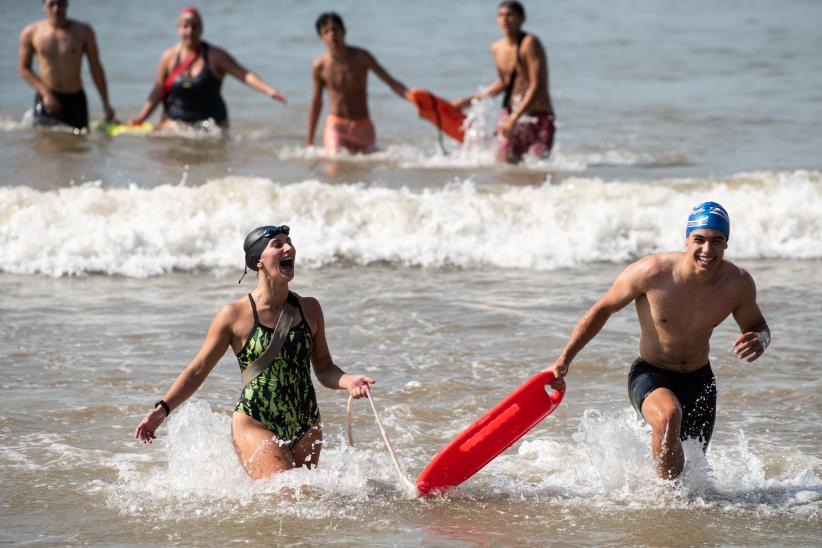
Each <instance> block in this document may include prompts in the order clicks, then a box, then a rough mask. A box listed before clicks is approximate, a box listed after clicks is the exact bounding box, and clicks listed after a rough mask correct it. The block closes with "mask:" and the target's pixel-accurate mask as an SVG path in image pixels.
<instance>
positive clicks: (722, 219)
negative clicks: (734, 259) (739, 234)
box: [685, 202, 731, 240]
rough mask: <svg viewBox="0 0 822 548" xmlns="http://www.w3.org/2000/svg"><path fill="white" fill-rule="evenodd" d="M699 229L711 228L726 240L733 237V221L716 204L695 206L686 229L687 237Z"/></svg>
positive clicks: (708, 203)
mask: <svg viewBox="0 0 822 548" xmlns="http://www.w3.org/2000/svg"><path fill="white" fill-rule="evenodd" d="M699 228H709V229H711V230H716V231H719V232H721V233H722V234H724V235H725V239H726V240H727V239H728V238H730V237H731V219H730V218H729V217H728V212H727V211H725V208H724V207H722V206H721V205H719V204H718V203H716V202H702V203H701V204H699V205H696V206H694V208H693V209H692V210H691V214H690V215H689V216H688V227H687V228H686V229H685V237H686V238H687V237H688V235H689V234H690V233H691V232H693V231H694V230H697V229H699Z"/></svg>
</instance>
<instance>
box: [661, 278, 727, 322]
mask: <svg viewBox="0 0 822 548" xmlns="http://www.w3.org/2000/svg"><path fill="white" fill-rule="evenodd" d="M646 299H647V309H648V312H649V313H650V315H651V318H652V319H653V322H654V324H656V325H657V326H659V327H661V328H663V329H668V330H709V329H713V328H714V327H716V326H717V325H719V324H720V323H721V322H722V320H724V319H725V318H727V317H728V315H729V314H730V313H731V312H733V310H734V308H735V300H736V297H735V296H734V295H733V292H731V291H729V290H728V289H727V288H722V287H717V288H712V289H704V288H700V289H698V290H695V289H693V288H664V289H652V290H650V291H648V292H647V293H646Z"/></svg>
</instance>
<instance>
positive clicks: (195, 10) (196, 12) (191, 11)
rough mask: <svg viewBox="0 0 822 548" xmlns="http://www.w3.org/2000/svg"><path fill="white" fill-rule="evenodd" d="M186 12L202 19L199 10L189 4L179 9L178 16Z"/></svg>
mask: <svg viewBox="0 0 822 548" xmlns="http://www.w3.org/2000/svg"><path fill="white" fill-rule="evenodd" d="M187 13H190V14H191V15H194V16H195V17H197V19H199V20H200V21H202V20H203V16H202V15H200V12H199V10H197V8H193V7H191V6H189V7H187V8H183V9H181V10H180V15H179V16H180V17H182V16H183V15H185V14H187Z"/></svg>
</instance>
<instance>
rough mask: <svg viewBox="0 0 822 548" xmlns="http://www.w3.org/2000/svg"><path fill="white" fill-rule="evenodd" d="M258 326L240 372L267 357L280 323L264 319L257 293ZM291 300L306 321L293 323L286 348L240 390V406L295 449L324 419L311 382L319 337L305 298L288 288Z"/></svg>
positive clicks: (254, 308)
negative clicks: (313, 333) (305, 311)
mask: <svg viewBox="0 0 822 548" xmlns="http://www.w3.org/2000/svg"><path fill="white" fill-rule="evenodd" d="M248 300H249V301H251V310H252V311H253V312H254V327H253V328H252V329H251V333H250V334H249V336H248V339H247V340H246V343H245V345H244V346H243V348H242V350H240V352H238V353H237V360H238V361H239V362H240V371H243V370H245V368H246V367H248V366H249V365H250V364H252V363H254V360H256V359H257V357H259V356H261V355H262V354H263V352H265V349H266V348H268V344H269V343H270V342H271V337H272V336H273V334H274V328H272V327H268V326H266V325H263V324H261V323H260V319H259V318H258V317H257V305H256V304H255V303H254V299H253V298H252V296H251V294H250V293H249V294H248ZM288 300H289V302H291V304H293V305H294V306H296V307H297V308H298V309H299V311H300V317H301V318H302V321H301V322H300V323H299V324H297V325H296V326H294V327H292V328H291V329H290V330H289V332H288V335H287V336H286V338H285V342H284V343H283V347H282V348H281V349H280V352H279V353H278V354H277V356H276V357H275V358H274V360H273V361H272V362H271V364H270V365H269V366H268V367H267V368H266V370H265V371H263V372H262V373H260V374H259V375H258V376H257V378H255V379H254V380H253V381H251V382H250V383H248V384H247V385H246V386H245V388H243V391H242V393H241V394H240V401H238V402H237V407H235V408H234V411H239V412H240V413H243V414H245V415H248V416H249V417H251V418H253V419H255V420H257V421H259V422H261V423H262V425H263V426H265V427H266V428H267V429H269V430H271V431H272V432H273V433H274V437H275V438H276V439H277V440H279V441H280V442H282V443H284V444H286V445H288V448H289V449H291V448H293V447H294V445H296V444H297V442H298V441H300V439H301V438H302V437H303V436H304V435H305V433H306V432H308V429H309V428H311V426H313V425H314V424H315V423H316V422H317V421H318V420H319V418H320V409H319V407H317V396H316V394H315V393H314V385H313V384H312V383H311V352H312V349H313V347H314V340H313V338H312V337H311V329H310V328H309V327H308V324H307V323H306V321H305V315H304V314H303V311H302V307H300V301H299V297H298V296H297V295H296V294H295V293H291V292H289V293H288Z"/></svg>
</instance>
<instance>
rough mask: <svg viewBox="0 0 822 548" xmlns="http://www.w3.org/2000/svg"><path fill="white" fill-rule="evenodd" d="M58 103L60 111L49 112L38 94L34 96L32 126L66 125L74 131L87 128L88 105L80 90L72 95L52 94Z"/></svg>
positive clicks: (84, 95)
mask: <svg viewBox="0 0 822 548" xmlns="http://www.w3.org/2000/svg"><path fill="white" fill-rule="evenodd" d="M54 96H55V97H57V100H58V101H60V110H58V111H56V112H51V111H48V110H46V105H44V104H43V97H41V96H40V94H39V93H37V94H35V95H34V125H36V126H55V125H66V126H69V127H73V128H74V129H85V128H87V127H88V104H87V102H86V92H84V91H83V90H82V89H81V90H80V91H76V92H74V93H56V92H55V93H54Z"/></svg>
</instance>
